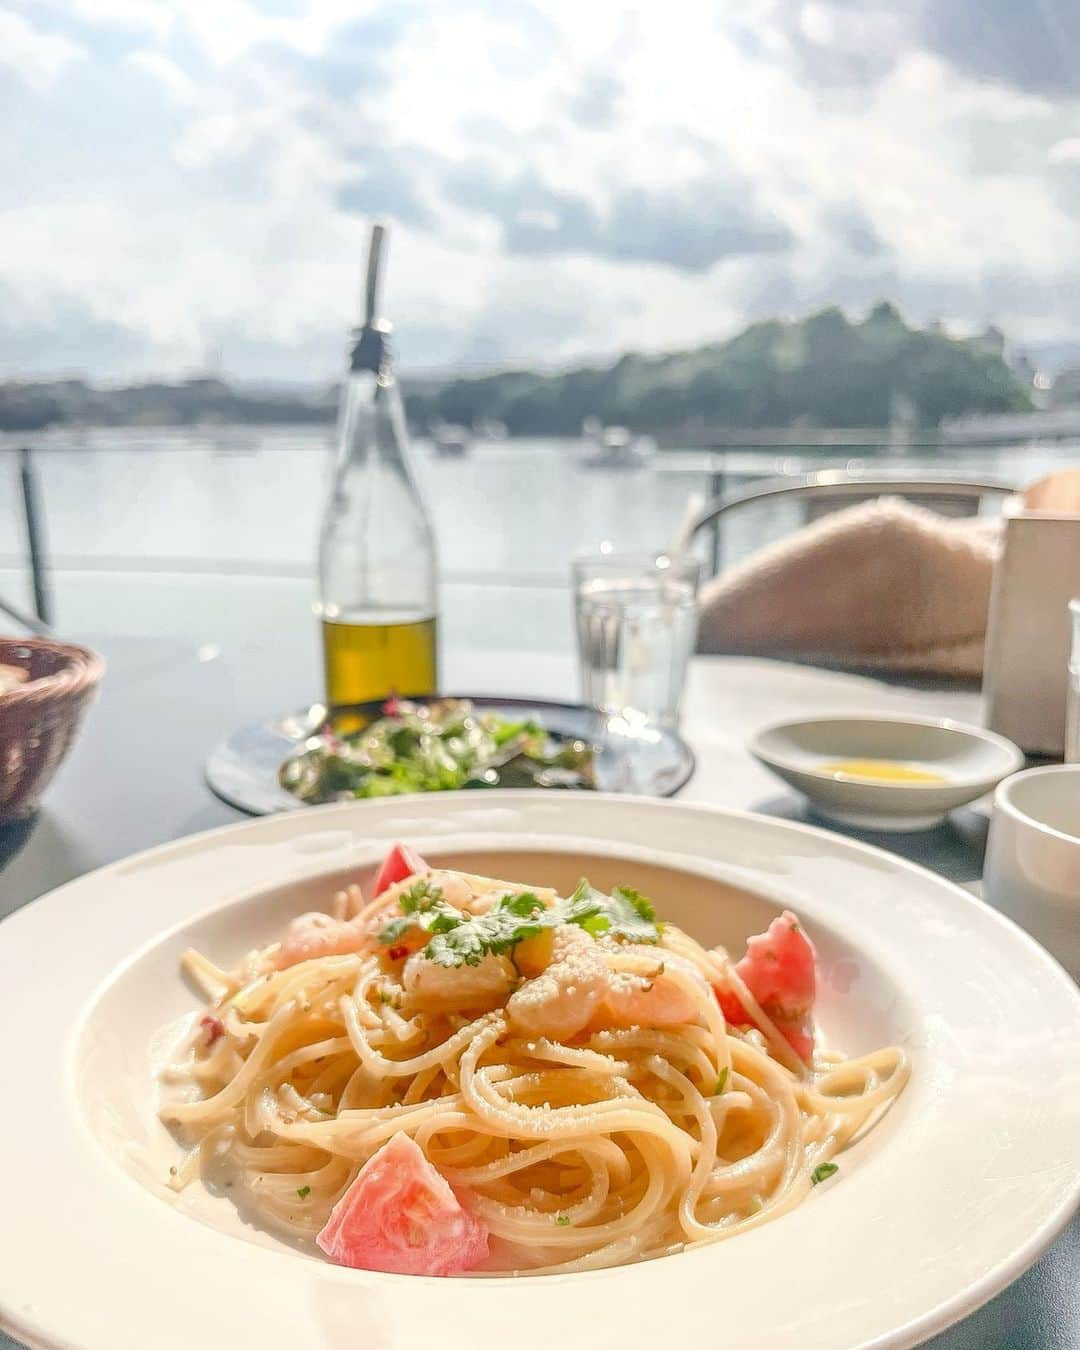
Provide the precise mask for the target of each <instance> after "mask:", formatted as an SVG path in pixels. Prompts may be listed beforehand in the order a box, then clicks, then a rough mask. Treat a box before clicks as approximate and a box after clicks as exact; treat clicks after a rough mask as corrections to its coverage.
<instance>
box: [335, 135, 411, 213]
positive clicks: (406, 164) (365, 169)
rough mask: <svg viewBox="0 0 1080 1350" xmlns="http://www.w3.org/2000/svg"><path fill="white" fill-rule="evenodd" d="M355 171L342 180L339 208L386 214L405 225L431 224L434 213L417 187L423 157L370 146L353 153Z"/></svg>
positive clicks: (339, 190) (339, 192)
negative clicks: (356, 153) (399, 153)
mask: <svg viewBox="0 0 1080 1350" xmlns="http://www.w3.org/2000/svg"><path fill="white" fill-rule="evenodd" d="M356 163H357V168H358V172H357V173H355V174H352V173H350V176H349V177H348V178H347V179H346V180H345V182H344V183H342V185H341V187H340V188H339V189H338V193H337V204H338V206H339V207H340V208H341V210H342V211H349V212H352V213H353V214H356V215H362V216H368V217H373V216H374V217H386V216H389V217H391V218H393V219H394V220H397V221H400V222H401V223H402V224H406V225H416V226H420V227H426V226H431V225H434V223H435V216H434V213H433V212H432V210H431V208H430V207H429V206H428V204H427V203H426V201H425V200H424V198H423V196H422V195H421V192H420V190H419V186H418V185H419V184H420V183H423V182H425V181H426V179H427V175H426V174H425V173H424V172H423V158H422V157H419V156H399V155H398V154H396V153H395V152H394V151H393V150H382V149H373V150H369V151H367V152H366V153H362V154H359V155H357V156H356Z"/></svg>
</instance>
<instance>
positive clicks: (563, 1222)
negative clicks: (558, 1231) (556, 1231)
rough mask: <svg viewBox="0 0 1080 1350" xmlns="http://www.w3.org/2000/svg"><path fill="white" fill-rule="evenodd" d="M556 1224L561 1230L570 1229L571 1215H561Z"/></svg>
mask: <svg viewBox="0 0 1080 1350" xmlns="http://www.w3.org/2000/svg"><path fill="white" fill-rule="evenodd" d="M555 1222H556V1223H557V1224H558V1225H559V1227H560V1228H569V1227H570V1215H569V1214H560V1215H559V1216H558V1218H557V1219H556V1220H555Z"/></svg>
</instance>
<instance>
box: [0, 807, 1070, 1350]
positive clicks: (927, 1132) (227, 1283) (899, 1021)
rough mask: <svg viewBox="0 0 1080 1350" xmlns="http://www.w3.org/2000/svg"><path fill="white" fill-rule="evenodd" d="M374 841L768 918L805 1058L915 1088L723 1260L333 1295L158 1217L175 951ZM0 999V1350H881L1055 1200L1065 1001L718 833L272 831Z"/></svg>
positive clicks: (1013, 939)
mask: <svg viewBox="0 0 1080 1350" xmlns="http://www.w3.org/2000/svg"><path fill="white" fill-rule="evenodd" d="M395 839H408V840H410V841H411V842H412V843H413V844H414V845H415V846H416V847H417V848H419V850H420V851H421V852H422V853H423V854H424V855H425V856H426V857H428V858H429V859H431V860H432V861H441V862H443V863H444V864H446V865H451V866H460V867H467V868H468V869H469V870H473V871H476V870H484V871H489V872H490V873H492V874H494V875H507V874H509V875H511V876H521V877H533V878H535V879H536V880H537V881H538V882H544V881H550V882H551V883H552V884H559V885H563V884H567V883H568V884H570V885H572V884H573V882H574V880H575V879H576V878H577V877H578V876H580V875H581V874H582V873H583V872H584V873H585V874H587V875H588V876H590V877H591V878H592V879H593V880H594V881H595V882H596V883H598V884H599V885H605V886H606V885H609V884H613V883H614V881H615V880H616V879H637V880H639V882H640V884H641V885H642V886H644V887H646V888H648V890H649V891H650V893H651V894H652V895H653V897H654V899H655V900H656V901H657V904H658V906H659V907H660V909H661V912H663V913H664V914H666V915H667V916H668V917H670V918H671V919H672V921H673V922H676V923H679V924H682V925H683V926H685V927H686V928H687V929H688V930H689V931H691V932H692V933H694V934H695V935H696V936H698V937H699V938H700V939H701V940H703V941H706V942H708V943H710V944H711V943H714V942H717V941H722V942H725V943H727V944H729V945H731V946H732V947H733V949H736V950H737V949H738V947H736V944H738V946H739V947H741V944H742V942H743V941H744V939H745V936H746V934H747V933H750V932H756V931H758V930H759V929H760V928H761V927H762V926H763V925H764V924H765V923H767V922H768V921H769V919H770V918H771V917H773V916H774V915H775V914H776V913H777V912H778V911H779V910H780V909H782V908H784V907H791V908H793V909H795V910H796V912H797V913H798V914H799V915H800V918H801V919H802V920H803V921H804V922H805V924H806V926H807V931H808V932H809V933H810V934H811V935H812V938H813V940H814V942H815V944H816V946H817V951H818V998H817V1003H816V1005H815V1008H816V1014H817V1021H818V1025H819V1027H820V1029H821V1032H822V1034H823V1035H824V1036H825V1038H826V1039H827V1041H828V1042H829V1043H830V1044H832V1045H834V1046H835V1047H837V1048H838V1049H842V1050H844V1051H846V1052H848V1053H853V1054H859V1053H862V1052H864V1051H866V1050H869V1049H870V1048H872V1047H873V1046H875V1045H881V1044H885V1043H888V1042H892V1043H899V1044H903V1045H904V1046H905V1047H906V1048H907V1049H908V1050H909V1052H910V1054H911V1060H912V1076H911V1080H910V1082H909V1083H908V1085H907V1087H906V1088H905V1090H904V1093H903V1095H902V1096H901V1097H900V1099H899V1100H898V1101H897V1103H896V1105H895V1107H894V1108H893V1110H892V1111H890V1112H889V1114H888V1116H887V1117H886V1118H885V1119H884V1120H883V1121H882V1122H881V1123H880V1125H879V1126H878V1127H877V1128H876V1129H875V1130H874V1131H872V1133H871V1134H870V1135H869V1136H867V1137H866V1138H865V1139H863V1140H861V1141H859V1142H858V1143H857V1144H855V1145H854V1146H853V1147H852V1148H851V1149H849V1150H848V1151H847V1152H846V1153H845V1154H844V1155H843V1158H842V1160H841V1165H842V1184H841V1182H840V1181H838V1182H837V1184H836V1185H834V1186H828V1187H821V1188H820V1193H817V1192H815V1193H814V1194H812V1195H811V1196H810V1197H809V1198H808V1199H807V1201H806V1202H805V1203H804V1204H802V1205H800V1206H799V1207H798V1208H797V1209H795V1210H793V1211H792V1212H791V1213H789V1214H785V1215H784V1216H783V1217H782V1218H779V1219H777V1221H776V1222H775V1223H770V1224H768V1225H766V1226H764V1227H762V1228H758V1229H755V1230H754V1231H752V1232H749V1233H745V1234H742V1235H740V1236H738V1237H736V1238H733V1239H732V1240H731V1241H730V1242H720V1243H716V1244H713V1245H709V1246H705V1247H700V1248H696V1249H694V1250H692V1251H686V1252H682V1253H679V1254H677V1255H672V1256H666V1257H663V1258H660V1259H658V1260H655V1261H649V1262H645V1263H644V1264H641V1265H631V1266H623V1267H616V1268H614V1269H610V1270H600V1271H592V1272H587V1273H583V1274H576V1275H567V1276H551V1277H546V1278H542V1279H529V1278H513V1277H492V1278H486V1279H430V1278H423V1277H420V1276H402V1275H381V1274H378V1273H376V1272H370V1271H363V1270H349V1269H345V1268H344V1267H340V1266H334V1265H331V1264H329V1263H327V1262H322V1261H317V1260H313V1259H312V1258H311V1257H310V1256H307V1255H304V1254H302V1253H300V1252H297V1251H295V1250H293V1249H292V1248H290V1247H289V1245H288V1244H287V1243H286V1242H284V1241H283V1240H281V1239H280V1238H277V1237H275V1236H274V1235H273V1234H272V1233H270V1232H268V1231H263V1230H261V1229H259V1228H258V1227H256V1226H255V1225H254V1224H252V1223H249V1222H245V1220H244V1218H243V1217H242V1215H241V1214H240V1213H239V1211H238V1210H237V1209H236V1208H235V1206H233V1205H232V1204H231V1203H230V1201H229V1200H228V1198H227V1196H226V1195H225V1194H224V1193H215V1192H213V1191H211V1190H209V1189H207V1188H205V1187H202V1186H201V1185H200V1184H196V1185H193V1186H191V1187H189V1188H188V1189H187V1190H185V1191H184V1192H182V1194H181V1195H179V1196H177V1195H175V1194H174V1193H172V1192H170V1191H169V1189H168V1187H167V1185H166V1179H167V1175H168V1164H169V1163H171V1162H172V1161H174V1159H175V1153H176V1148H177V1146H176V1143H175V1141H174V1140H173V1139H172V1137H171V1136H170V1135H169V1134H168V1133H167V1131H165V1129H164V1127H163V1126H162V1125H161V1124H160V1122H159V1121H158V1119H157V1117H156V1113H155V1108H156V1093H155V1089H154V1083H153V1080H152V1077H151V1043H152V1042H153V1041H154V1038H155V1034H156V1033H157V1032H158V1031H159V1029H160V1028H161V1027H162V1026H163V1025H164V1024H166V1023H168V1022H170V1021H171V1020H172V1019H174V1018H176V1017H180V1016H184V1015H186V1014H189V1013H190V1011H191V1009H192V1007H193V1006H194V1005H195V999H194V995H193V993H192V991H191V989H189V988H188V987H187V986H186V985H185V983H184V981H183V980H182V978H181V976H180V972H179V968H178V961H179V957H180V954H181V952H182V951H183V950H184V948H185V947H187V946H188V945H190V944H194V945H196V946H198V947H200V948H201V949H202V950H204V951H206V952H208V953H211V954H213V955H215V956H217V957H218V958H219V959H222V960H225V961H231V960H233V959H236V958H238V957H239V956H240V954H242V953H243V952H244V951H245V950H247V949H248V948H249V947H250V946H251V945H252V944H253V943H255V942H259V941H264V940H265V938H266V935H267V933H268V932H274V931H275V930H276V929H277V928H279V927H280V926H281V924H282V923H283V922H284V921H285V920H286V919H287V918H288V917H290V916H291V915H293V914H295V913H297V912H298V911H300V910H303V909H308V908H311V907H312V905H313V904H316V903H325V899H326V896H327V895H328V894H329V893H331V892H332V891H333V890H334V889H335V888H336V887H337V886H338V885H340V884H341V882H342V880H343V879H346V878H347V879H358V880H359V881H361V882H364V881H367V880H368V879H369V878H370V876H371V874H372V871H373V869H374V866H375V865H376V863H377V862H378V860H379V858H380V857H381V856H382V854H383V853H384V852H385V849H386V846H387V844H388V842H390V841H392V840H395ZM75 931H77V932H78V935H79V936H78V941H68V940H61V937H58V935H61V936H62V935H63V934H65V933H72V932H75ZM43 974H44V976H45V977H44V978H43ZM0 987H2V988H3V989H4V991H5V993H6V995H7V997H8V1001H9V1004H10V1006H11V1007H12V1008H13V1009H15V1008H17V1009H18V1016H12V1017H8V1018H6V1019H4V1020H3V1021H0V1060H2V1062H3V1064H4V1068H5V1073H6V1074H7V1076H8V1078H9V1080H10V1081H11V1082H12V1083H16V1084H18V1093H17V1096H16V1099H15V1100H14V1101H13V1103H12V1105H11V1106H10V1108H9V1110H8V1111H7V1112H6V1113H5V1121H4V1127H5V1136H4V1137H5V1147H6V1149H7V1152H8V1155H9V1156H10V1157H11V1158H13V1159H17V1160H18V1165H17V1166H12V1167H10V1168H9V1169H8V1171H7V1173H6V1174H5V1180H4V1224H5V1226H6V1230H7V1231H8V1232H9V1233H10V1234H11V1235H12V1237H13V1240H12V1241H10V1242H9V1243H8V1244H7V1247H6V1249H5V1251H4V1259H3V1261H2V1262H0V1328H2V1329H3V1330H6V1331H8V1332H10V1333H11V1334H12V1335H14V1336H16V1337H18V1338H19V1339H20V1340H23V1341H26V1342H27V1343H28V1344H30V1345H33V1346H35V1347H39V1348H40V1350H60V1347H64V1350H96V1348H98V1347H101V1346H108V1347H109V1348H110V1350H145V1347H148V1346H151V1347H153V1350H190V1348H191V1346H193V1345H208V1346H209V1345H212V1346H249V1345H258V1346H259V1347H260V1348H261V1350H296V1347H298V1346H304V1347H307V1346H311V1347H316V1346H317V1347H319V1350H353V1347H355V1346H358V1345H377V1346H379V1347H380V1350H414V1347H416V1346H418V1345H426V1344H436V1343H437V1344H438V1345H439V1346H440V1348H441V1350H496V1348H498V1350H502V1347H504V1346H505V1345H506V1344H507V1339H508V1335H507V1328H511V1335H510V1337H509V1339H510V1340H511V1341H512V1343H513V1346H514V1350H548V1347H550V1346H552V1345H559V1344H565V1345H575V1344H579V1343H581V1342H582V1340H583V1336H584V1335H585V1333H586V1332H587V1331H588V1329H589V1328H590V1327H595V1326H596V1325H597V1309H598V1308H600V1309H602V1314H603V1328H604V1334H603V1336H602V1337H601V1338H600V1339H601V1342H602V1344H604V1345H627V1346H638V1345H643V1344H646V1343H649V1344H651V1343H654V1342H655V1343H661V1342H664V1343H667V1342H670V1343H672V1344H676V1343H677V1344H679V1345H686V1346H705V1345H708V1346H709V1347H710V1350H790V1347H791V1346H793V1345H798V1346H799V1347H800V1350H835V1347H837V1346H844V1347H846V1348H847V1350H906V1348H907V1347H912V1346H915V1345H919V1344H921V1343H922V1342H923V1341H925V1340H926V1339H927V1338H928V1337H931V1336H934V1335H935V1334H936V1333H938V1332H940V1331H942V1330H943V1329H944V1328H945V1327H947V1326H949V1325H950V1324H951V1323H953V1322H955V1321H957V1320H958V1319H959V1318H961V1317H963V1316H965V1315H966V1314H968V1313H970V1312H972V1311H974V1309H976V1308H977V1307H979V1305H980V1304H982V1303H984V1302H985V1301H986V1300H987V1299H989V1298H991V1297H992V1296H993V1295H994V1294H996V1293H997V1292H998V1291H999V1290H1001V1289H1002V1288H1004V1286H1005V1285H1007V1284H1008V1283H1009V1282H1010V1281H1011V1280H1014V1279H1015V1278H1016V1277H1017V1276H1018V1275H1019V1274H1020V1273H1021V1272H1022V1271H1023V1270H1024V1269H1025V1268H1026V1267H1027V1266H1029V1265H1030V1264H1031V1263H1032V1262H1033V1261H1034V1260H1035V1259H1036V1258H1037V1257H1038V1256H1039V1254H1040V1253H1041V1252H1042V1251H1044V1250H1045V1249H1046V1247H1047V1246H1048V1245H1049V1244H1050V1242H1051V1241H1053V1239H1054V1238H1055V1237H1056V1236H1057V1235H1058V1234H1059V1233H1060V1232H1061V1231H1062V1229H1063V1228H1064V1227H1065V1225H1066V1224H1067V1222H1068V1221H1069V1219H1070V1217H1071V1216H1072V1214H1073V1212H1074V1211H1075V1208H1076V1204H1077V1200H1078V1198H1080V1127H1078V1122H1077V1113H1078V1104H1080V1093H1078V1085H1080V1066H1078V1064H1077V1058H1076V1049H1075V1047H1076V1043H1077V1038H1078V1037H1080V992H1078V991H1077V988H1076V986H1075V985H1074V984H1073V982H1072V981H1071V980H1070V979H1069V978H1068V976H1067V975H1066V974H1065V973H1064V971H1062V970H1061V968H1060V967H1059V966H1058V965H1057V964H1056V963H1055V962H1054V961H1053V960H1052V959H1051V958H1050V957H1049V956H1048V955H1047V953H1046V952H1045V951H1043V950H1042V948H1041V947H1039V946H1038V945H1037V944H1036V943H1035V942H1033V941H1032V940H1031V939H1030V938H1029V937H1027V936H1026V935H1025V934H1024V933H1022V932H1021V931H1020V930H1019V929H1018V928H1017V927H1016V926H1015V925H1014V924H1012V923H1010V922H1009V921H1008V920H1007V919H1004V918H1003V917H1002V916H1001V915H999V914H997V913H995V912H994V911H993V910H992V909H991V908H990V907H989V906H987V905H984V904H983V903H982V902H981V901H979V900H976V899H975V898H974V897H973V896H971V895H969V894H967V893H966V892H964V891H962V890H960V889H959V888H958V887H956V886H953V885H951V884H950V883H948V882H946V881H943V880H942V879H941V878H940V877H936V876H933V875H932V874H931V873H929V872H926V871H924V870H923V869H922V868H919V867H915V866H914V865H913V864H911V863H909V862H906V861H905V860H904V859H902V858H898V857H896V856H894V855H892V854H888V853H884V852H882V851H880V850H879V849H875V848H870V847H869V846H867V845H865V844H862V843H857V842H855V841H853V840H850V839H845V838H842V837H841V836H839V835H836V834H832V833H829V832H828V831H824V830H818V829H813V828H810V827H808V826H805V825H797V824H792V823H789V822H786V821H778V820H769V819H765V818H763V817H760V816H753V815H747V814H743V813H740V812H734V811H721V810H711V809H707V808H703V807H692V806H684V805H681V804H679V803H660V802H653V801H648V800H645V799H641V798H632V797H613V796H607V795H605V794H603V793H596V794H590V793H550V792H512V791H510V792H505V791H492V792H487V793H470V792H461V793H453V792H447V793H442V794H439V795H438V796H437V797H436V796H434V795H432V796H429V797H425V798H420V797H393V798H384V799H383V800H381V801H370V802H355V803H351V804H347V805H342V806H323V807H316V808H313V809H312V810H310V811H290V812H286V813H284V814H282V815H278V816H268V817H265V818H264V819H262V820H257V821H251V822H247V823H245V824H241V825H235V826H229V827H227V828H225V829H222V830H216V831H213V832H211V833H209V834H204V835H197V836H194V837H192V838H187V839H182V840H179V841H177V842H175V843H171V844H167V845H164V846H163V847H160V848H157V849H153V850H151V851H150V852H148V853H144V854H141V855H139V856H137V857H134V858H128V859H126V860H124V861H122V862H118V863H114V864H112V865H111V866H108V867H105V868H102V869H101V870H100V871H98V872H93V873H90V874H89V875H87V876H84V877H80V878H79V879H78V880H77V881H74V882H72V883H71V884H69V885H67V886H64V887H62V888H61V889H60V890H57V891H54V892H52V894H51V895H48V896H45V897H43V898H42V899H40V900H36V901H34V903H33V904H30V905H27V906H26V907H25V908H24V909H22V910H20V911H19V912H18V913H16V914H14V915H12V916H11V917H10V918H8V919H6V920H4V922H3V924H0ZM16 1238H17V1240H14V1239H16ZM777 1272H780V1273H781V1276H783V1277H782V1278H778V1275H777ZM792 1272H794V1274H791V1273H792ZM788 1275H791V1277H790V1278H788V1277H787V1276H788ZM718 1309H719V1311H718ZM594 1339H595V1338H594Z"/></svg>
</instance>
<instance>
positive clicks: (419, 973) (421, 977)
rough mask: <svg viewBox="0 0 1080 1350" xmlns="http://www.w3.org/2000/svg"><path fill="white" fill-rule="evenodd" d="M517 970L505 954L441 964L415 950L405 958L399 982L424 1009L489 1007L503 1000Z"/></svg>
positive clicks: (473, 1009) (431, 1010)
mask: <svg viewBox="0 0 1080 1350" xmlns="http://www.w3.org/2000/svg"><path fill="white" fill-rule="evenodd" d="M515 979H516V972H515V971H514V967H513V964H512V963H511V962H510V961H509V960H508V959H507V958H506V957H505V956H485V957H484V959H483V960H482V961H480V962H478V963H477V964H476V965H475V966H440V965H438V964H436V962H434V961H429V960H428V958H427V957H426V956H425V955H424V954H423V952H417V953H416V954H415V955H413V956H410V957H409V959H408V960H407V961H406V962H405V967H404V970H403V971H402V983H403V984H404V986H405V992H406V994H407V995H408V997H409V999H410V1000H411V1002H412V1003H413V1004H414V1005H415V1006H416V1007H417V1008H420V1009H423V1010H425V1011H427V1012H461V1011H463V1010H464V1009H466V1008H467V1009H469V1010H470V1011H480V1010H483V1011H485V1012H486V1011H488V1010H489V1009H491V1008H498V1007H499V1006H501V1005H502V1004H503V1003H505V1002H506V996H507V994H509V992H510V990H511V989H512V988H513V987H514V980H515Z"/></svg>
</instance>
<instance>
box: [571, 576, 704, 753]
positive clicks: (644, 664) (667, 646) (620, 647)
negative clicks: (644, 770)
mask: <svg viewBox="0 0 1080 1350" xmlns="http://www.w3.org/2000/svg"><path fill="white" fill-rule="evenodd" d="M612 561H613V562H614V560H612ZM660 561H665V560H660ZM606 571H610V572H611V573H612V574H610V575H608V574H602V575H584V576H582V575H580V573H579V578H578V585H577V595H576V600H577V629H578V650H579V654H580V658H581V681H582V694H583V697H584V699H585V701H586V702H587V703H589V704H591V705H592V706H593V707H596V708H602V709H603V710H604V711H605V712H608V713H610V714H612V715H614V716H619V717H622V718H624V719H625V720H626V721H627V722H628V723H629V724H630V727H632V728H633V727H638V726H661V727H671V726H674V725H676V723H677V722H678V717H679V704H680V702H681V699H682V690H683V683H684V681H685V678H686V665H687V661H688V659H689V656H690V653H691V651H692V650H693V647H694V639H695V637H696V635H697V600H696V583H697V564H696V562H695V563H694V564H693V566H692V567H691V568H686V567H678V566H669V567H667V568H663V567H659V568H657V567H653V568H651V569H648V570H644V569H642V570H638V571H636V572H635V571H634V570H633V569H632V568H629V567H628V568H627V571H626V573H625V574H624V575H618V574H617V565H616V567H613V568H610V569H605V572H606Z"/></svg>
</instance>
